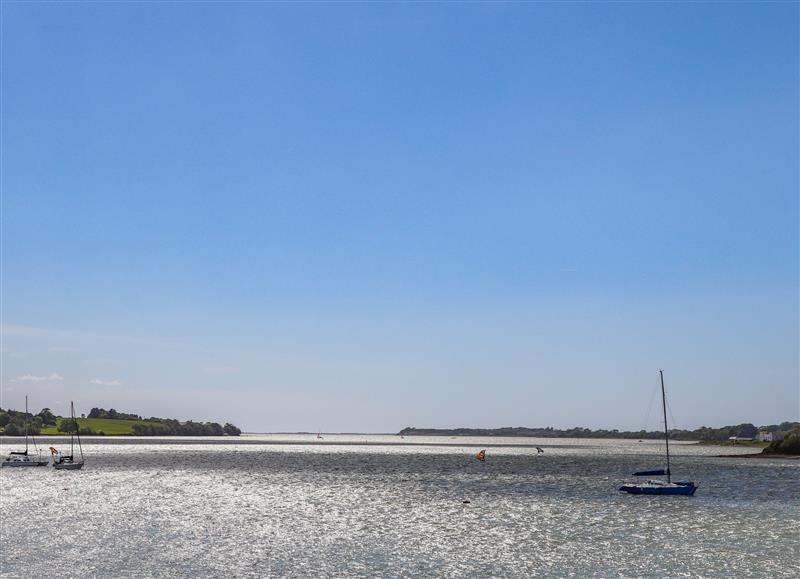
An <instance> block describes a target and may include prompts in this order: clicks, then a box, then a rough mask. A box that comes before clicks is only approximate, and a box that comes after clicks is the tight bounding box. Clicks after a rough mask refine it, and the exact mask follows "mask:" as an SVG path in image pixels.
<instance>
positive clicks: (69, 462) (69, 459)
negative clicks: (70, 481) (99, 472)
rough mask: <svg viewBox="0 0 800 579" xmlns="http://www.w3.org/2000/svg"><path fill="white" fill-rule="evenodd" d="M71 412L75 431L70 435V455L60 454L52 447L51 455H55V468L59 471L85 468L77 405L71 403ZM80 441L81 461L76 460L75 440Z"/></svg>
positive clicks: (71, 431)
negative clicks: (76, 412)
mask: <svg viewBox="0 0 800 579" xmlns="http://www.w3.org/2000/svg"><path fill="white" fill-rule="evenodd" d="M69 410H70V414H71V416H72V424H73V428H74V430H70V434H69V454H68V455H64V454H61V453H60V452H58V451H57V450H56V449H55V448H53V447H52V446H51V447H50V453H51V454H52V455H53V468H55V469H57V470H80V469H81V468H83V447H82V446H81V433H80V427H79V426H78V421H77V420H76V419H75V405H74V404H73V403H72V401H70V403H69ZM76 438H77V439H78V452H80V455H81V457H80V459H79V460H75V439H76Z"/></svg>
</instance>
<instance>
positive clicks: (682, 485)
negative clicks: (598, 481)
mask: <svg viewBox="0 0 800 579" xmlns="http://www.w3.org/2000/svg"><path fill="white" fill-rule="evenodd" d="M658 374H659V376H660V377H661V406H662V408H663V410H664V442H665V443H666V448H667V469H666V470H664V469H658V470H642V471H639V472H635V473H633V476H666V477H667V480H666V481H664V480H661V479H650V480H648V481H645V482H642V483H640V482H636V483H628V484H624V485H622V486H621V487H619V490H621V491H622V492H624V493H630V494H632V495H686V496H692V495H694V492H695V491H696V490H697V485H696V484H695V483H693V482H688V481H682V482H672V472H671V471H670V468H669V430H667V395H666V393H665V392H664V371H663V370H659V371H658Z"/></svg>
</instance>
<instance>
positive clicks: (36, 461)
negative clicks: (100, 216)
mask: <svg viewBox="0 0 800 579" xmlns="http://www.w3.org/2000/svg"><path fill="white" fill-rule="evenodd" d="M31 439H32V440H33V447H34V448H35V449H36V455H35V456H34V455H32V454H29V453H28V397H27V396H25V450H24V451H22V452H19V451H13V450H12V451H11V452H10V453H8V456H7V457H6V458H5V459H4V460H3V462H2V463H0V465H2V466H8V467H23V466H47V463H48V462H49V461H48V460H42V455H41V453H40V452H39V447H38V446H37V445H36V439H35V438H34V437H33V435H31Z"/></svg>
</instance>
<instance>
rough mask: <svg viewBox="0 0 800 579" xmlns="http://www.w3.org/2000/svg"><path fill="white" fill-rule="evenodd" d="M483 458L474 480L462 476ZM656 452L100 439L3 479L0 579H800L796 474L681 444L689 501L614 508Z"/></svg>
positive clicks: (654, 448)
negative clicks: (692, 489)
mask: <svg viewBox="0 0 800 579" xmlns="http://www.w3.org/2000/svg"><path fill="white" fill-rule="evenodd" d="M418 443H430V444H429V445H420V444H418ZM50 444H51V441H48V440H45V441H44V449H46V448H47V446H49V445H50ZM53 444H55V443H53ZM537 444H538V445H539V446H542V447H544V448H545V451H546V452H545V454H543V455H540V456H536V449H535V448H533V447H532V446H531V445H537ZM55 445H56V446H63V441H59V443H58V444H55ZM480 448H486V449H487V460H486V462H485V463H480V462H478V461H476V460H475V459H474V455H475V453H476V452H477V451H478V450H479V449H480ZM9 449H10V446H9V445H8V443H7V442H6V443H5V444H3V447H2V451H3V452H4V453H6V452H7V451H8V450H9ZM659 449H660V446H659V445H658V444H657V443H650V442H642V443H639V442H635V441H608V440H544V439H524V438H513V439H498V438H491V439H480V438H459V439H447V438H444V439H443V438H422V437H413V438H411V437H409V438H406V439H400V438H399V437H397V436H326V437H325V440H324V441H322V443H319V444H318V443H317V441H316V440H315V437H314V436H313V435H309V436H302V435H296V436H281V435H251V436H245V437H242V438H241V441H240V442H239V443H235V444H231V443H230V439H220V440H214V441H211V440H209V439H195V440H187V439H183V438H180V439H175V438H173V439H161V440H158V441H154V440H142V439H134V440H130V439H128V440H127V441H124V440H119V439H114V440H109V439H95V440H94V441H87V444H86V445H85V451H86V459H87V464H86V466H85V467H84V470H82V471H79V472H63V471H61V472H58V471H55V470H53V469H52V468H50V467H47V468H34V469H8V468H5V469H0V508H1V509H2V511H0V513H2V514H1V516H0V521H1V522H2V533H1V536H0V572H2V575H4V576H12V577H16V576H35V577H66V576H82V575H98V576H104V577H112V576H113V577H120V576H219V577H221V576H300V577H322V576H325V577H334V576H335V577H343V576H459V577H460V576H514V577H525V576H535V575H539V576H577V577H583V576H590V575H591V576H625V577H635V576H673V577H674V576H725V577H730V576H736V577H744V576H753V577H798V576H800V563H799V561H800V553H799V552H798V551H799V547H798V544H799V543H800V514H799V511H798V507H800V462H798V461H784V460H780V461H778V460H776V461H771V460H755V459H744V458H742V459H740V458H728V459H723V458H714V457H713V455H714V454H719V453H720V452H722V451H727V452H735V450H734V451H731V450H730V449H720V448H714V447H701V446H696V445H677V446H676V448H675V455H676V456H675V460H674V464H673V471H674V472H675V473H677V474H678V476H679V477H680V478H691V479H692V480H695V481H700V483H701V486H700V489H699V490H698V491H697V495H696V496H695V497H693V498H686V497H637V496H629V495H623V494H620V493H618V492H617V487H618V486H619V484H620V482H621V481H622V480H623V479H625V478H626V476H627V474H629V473H630V472H633V470H635V469H639V468H645V467H648V468H652V467H659V466H661V464H660V461H659V459H658V451H659ZM742 451H743V452H747V450H742ZM742 451H740V452H742ZM464 500H469V501H471V502H470V503H469V504H464V503H463V501H464Z"/></svg>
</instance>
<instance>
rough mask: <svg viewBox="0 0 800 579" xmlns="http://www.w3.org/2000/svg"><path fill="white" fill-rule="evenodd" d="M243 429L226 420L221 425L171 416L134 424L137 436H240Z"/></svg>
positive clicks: (134, 431) (134, 432)
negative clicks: (174, 418)
mask: <svg viewBox="0 0 800 579" xmlns="http://www.w3.org/2000/svg"><path fill="white" fill-rule="evenodd" d="M241 433H242V431H241V430H240V429H239V428H238V427H236V426H234V425H233V424H231V423H229V422H226V423H225V426H220V425H219V424H218V423H216V422H193V421H192V420H187V421H186V422H180V421H178V420H173V419H171V418H148V419H147V420H146V421H145V422H137V423H136V424H134V425H133V434H134V435H135V436H224V435H228V436H239V435H240V434H241Z"/></svg>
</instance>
